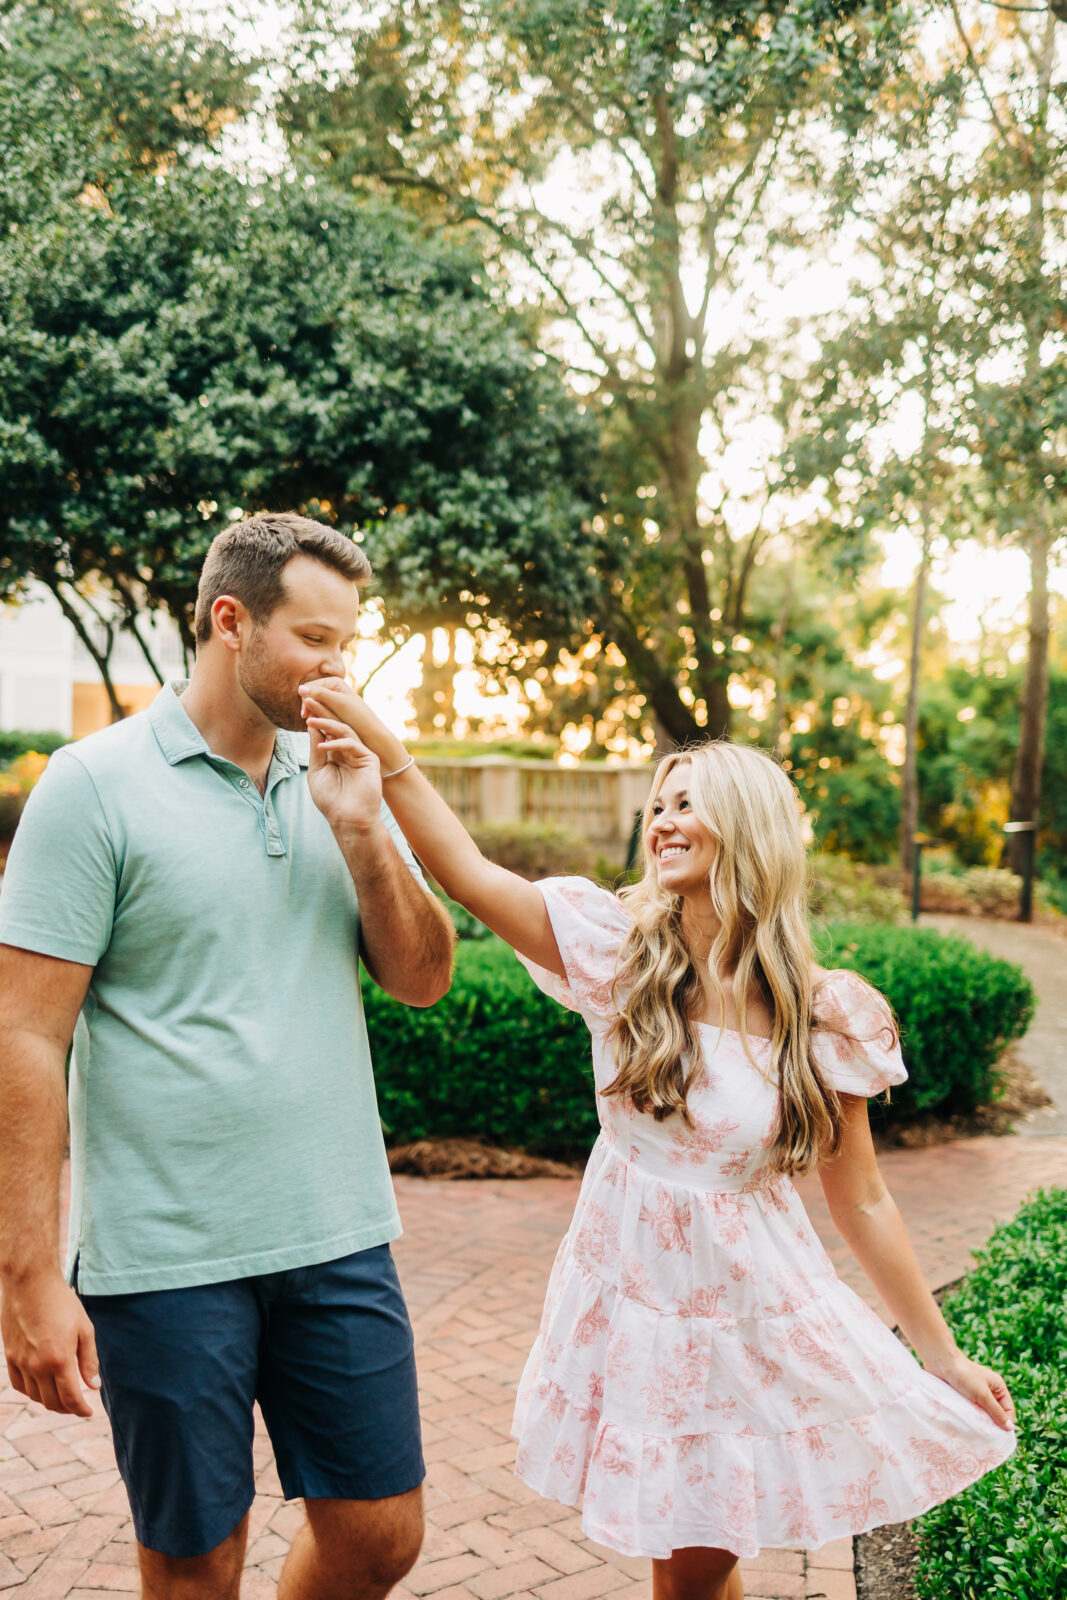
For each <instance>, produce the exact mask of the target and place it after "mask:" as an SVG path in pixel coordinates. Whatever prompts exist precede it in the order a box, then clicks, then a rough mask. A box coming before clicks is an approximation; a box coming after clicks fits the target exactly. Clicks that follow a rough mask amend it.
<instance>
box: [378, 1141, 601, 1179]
mask: <svg viewBox="0 0 1067 1600" xmlns="http://www.w3.org/2000/svg"><path fill="white" fill-rule="evenodd" d="M389 1170H390V1171H391V1172H403V1173H406V1174H408V1175H409V1176H410V1177H414V1178H573V1177H576V1176H577V1175H578V1174H580V1173H581V1171H582V1168H581V1167H572V1166H569V1165H567V1164H566V1163H565V1162H563V1161H545V1160H543V1159H542V1157H540V1156H530V1155H527V1154H526V1151H525V1150H502V1149H499V1148H498V1147H497V1146H496V1145H491V1144H481V1143H480V1142H479V1141H478V1140H477V1139H419V1140H418V1141H417V1142H416V1143H415V1144H398V1145H396V1146H394V1148H393V1149H392V1150H390V1151H389Z"/></svg>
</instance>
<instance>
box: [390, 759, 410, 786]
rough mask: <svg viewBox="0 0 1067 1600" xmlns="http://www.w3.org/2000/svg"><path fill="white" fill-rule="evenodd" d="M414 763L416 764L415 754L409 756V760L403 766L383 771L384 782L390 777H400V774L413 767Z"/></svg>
mask: <svg viewBox="0 0 1067 1600" xmlns="http://www.w3.org/2000/svg"><path fill="white" fill-rule="evenodd" d="M414 765H415V757H414V756H408V758H407V760H406V761H405V762H404V765H403V766H402V767H397V769H396V771H395V772H383V773H382V782H383V783H385V781H386V780H387V779H388V778H399V776H400V774H401V773H402V772H406V771H407V770H408V768H409V767H413V766H414Z"/></svg>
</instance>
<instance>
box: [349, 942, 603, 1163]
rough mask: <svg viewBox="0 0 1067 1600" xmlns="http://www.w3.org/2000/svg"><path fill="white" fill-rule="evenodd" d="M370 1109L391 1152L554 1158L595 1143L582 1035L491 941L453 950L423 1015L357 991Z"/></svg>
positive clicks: (577, 1021)
mask: <svg viewBox="0 0 1067 1600" xmlns="http://www.w3.org/2000/svg"><path fill="white" fill-rule="evenodd" d="M363 1003H364V1006H365V1007H366V1011H367V1026H368V1030H369V1032H370V1040H371V1052H372V1056H373V1060H374V1076H375V1080H376V1082H377V1086H378V1108H379V1112H380V1114H381V1118H382V1122H383V1124H384V1125H385V1130H386V1136H387V1138H388V1141H389V1143H390V1144H408V1143H409V1142H411V1141H413V1140H415V1139H426V1138H471V1137H475V1138H480V1139H484V1140H486V1141H487V1142H488V1143H490V1144H497V1145H509V1146H518V1147H519V1148H521V1149H523V1150H528V1151H530V1152H531V1153H533V1154H534V1155H548V1156H554V1157H555V1158H556V1159H558V1160H569V1159H582V1158H584V1157H585V1156H586V1155H587V1154H588V1152H589V1148H590V1146H591V1145H592V1143H593V1141H594V1139H595V1138H596V1135H597V1116H596V1105H595V1102H594V1098H593V1072H592V1065H591V1060H590V1052H589V1035H588V1033H587V1031H586V1028H585V1024H584V1023H583V1022H582V1020H581V1018H580V1017H577V1016H576V1015H575V1014H574V1013H573V1012H571V1011H565V1010H564V1009H563V1007H562V1006H560V1005H557V1004H556V1002H555V1001H554V1000H550V999H549V998H548V996H547V995H543V994H542V993H541V992H540V990H539V989H537V988H535V986H534V984H533V983H532V981H531V980H530V978H529V977H528V976H527V974H526V972H525V970H524V969H523V968H522V967H521V966H520V965H519V963H518V961H517V960H516V959H515V957H514V955H513V954H512V953H511V951H510V950H509V949H508V948H507V946H506V945H504V944H502V943H501V941H500V940H499V939H496V938H492V937H490V938H489V939H487V940H480V941H477V942H468V941H466V940H464V941H463V942H461V943H460V945H459V946H458V948H457V952H456V970H455V975H454V977H453V979H452V987H451V989H450V990H449V992H448V994H446V995H445V996H444V998H443V999H442V1000H439V1001H438V1002H437V1004H436V1005H435V1006H432V1007H430V1008H429V1009H427V1010H418V1011H417V1010H412V1009H409V1008H408V1007H407V1006H402V1005H400V1004H398V1003H397V1002H396V1001H395V1000H390V999H389V997H388V996H387V995H385V994H383V993H382V991H381V990H380V989H378V988H376V987H375V986H374V985H373V984H372V983H370V981H369V980H365V982H364V987H363Z"/></svg>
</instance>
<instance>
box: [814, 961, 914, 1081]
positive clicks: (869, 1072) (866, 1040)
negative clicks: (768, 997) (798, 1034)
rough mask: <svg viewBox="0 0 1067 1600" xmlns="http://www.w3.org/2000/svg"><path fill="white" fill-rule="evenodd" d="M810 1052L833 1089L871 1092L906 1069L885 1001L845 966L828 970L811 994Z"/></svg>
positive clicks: (904, 1074)
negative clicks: (812, 1029) (812, 1048)
mask: <svg viewBox="0 0 1067 1600" xmlns="http://www.w3.org/2000/svg"><path fill="white" fill-rule="evenodd" d="M815 1020H816V1023H820V1022H822V1023H826V1024H828V1026H826V1027H822V1028H820V1027H816V1031H815V1034H814V1041H815V1056H816V1060H817V1061H818V1063H819V1066H820V1068H821V1069H822V1072H823V1075H824V1076H825V1078H826V1079H827V1080H828V1081H829V1082H830V1083H832V1084H833V1086H834V1088H835V1089H836V1090H837V1091H838V1093H839V1094H855V1095H867V1096H870V1095H875V1094H881V1093H882V1091H883V1090H884V1089H888V1088H890V1087H891V1086H892V1085H894V1084H898V1083H903V1082H904V1080H905V1079H906V1078H907V1076H908V1074H907V1072H906V1071H905V1069H904V1062H903V1059H902V1057H901V1054H900V1043H899V1040H898V1039H897V1031H896V1028H895V1026H894V1024H893V1017H892V1013H891V1012H890V1009H889V1004H888V1002H887V1001H886V1000H885V999H884V997H883V996H882V995H880V994H879V993H878V991H877V989H872V988H871V986H870V985H869V984H867V983H865V982H864V981H863V979H862V978H860V977H858V976H857V974H856V973H854V972H849V971H847V970H844V969H842V970H840V971H837V972H831V973H830V974H829V976H828V977H827V978H825V979H824V980H823V982H822V983H821V984H820V986H819V989H818V991H817V993H816V996H815Z"/></svg>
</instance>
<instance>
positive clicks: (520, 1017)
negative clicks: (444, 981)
mask: <svg viewBox="0 0 1067 1600" xmlns="http://www.w3.org/2000/svg"><path fill="white" fill-rule="evenodd" d="M826 938H827V939H829V940H830V941H831V943H832V955H831V957H830V959H832V961H833V963H834V964H835V965H837V966H851V967H855V968H856V969H857V970H858V971H861V972H863V973H864V974H866V975H867V976H868V977H870V978H871V980H872V982H874V983H875V984H877V985H878V987H879V988H881V989H884V990H885V992H886V994H887V995H888V996H889V998H890V1000H891V1001H892V1003H893V1005H894V1008H895V1009H896V1011H897V1014H898V1016H899V1018H900V1021H901V1025H902V1031H903V1035H904V1039H905V1059H906V1060H907V1062H908V1066H909V1070H910V1072H911V1076H910V1078H909V1080H908V1082H907V1083H906V1084H904V1085H903V1086H902V1087H901V1088H899V1089H896V1090H894V1091H893V1097H892V1101H893V1103H892V1108H891V1114H892V1115H894V1116H899V1115H907V1114H908V1113H909V1112H914V1111H915V1110H917V1109H921V1108H924V1107H929V1106H936V1107H938V1108H944V1109H946V1110H966V1109H969V1108H970V1107H971V1106H973V1105H975V1104H978V1103H980V1102H981V1101H982V1100H983V1099H988V1098H989V1096H990V1094H991V1093H992V1092H993V1090H994V1088H995V1083H996V1074H995V1062H996V1059H997V1055H998V1054H999V1051H1000V1049H1001V1048H1002V1046H1003V1042H1004V1041H1005V1040H1006V1039H1009V1038H1015V1037H1017V1036H1018V1034H1020V1033H1022V1032H1023V1031H1024V1029H1025V1027H1026V1024H1027V1022H1028V1021H1029V1018H1030V1014H1031V1011H1032V1009H1033V992H1032V990H1031V988H1030V985H1029V983H1028V982H1027V980H1026V979H1025V978H1024V977H1023V975H1022V974H1021V973H1020V972H1019V971H1018V969H1017V968H1016V967H1013V966H1012V965H1011V964H1010V963H1009V962H1006V961H998V960H996V959H995V958H994V957H992V956H989V955H986V954H984V953H983V952H980V951H977V950H975V949H974V947H973V946H972V945H970V944H968V943H966V942H965V941H964V940H961V939H954V938H953V939H943V938H942V937H941V935H940V934H937V933H933V932H929V931H927V930H922V931H915V930H912V929H909V928H880V927H867V926H864V927H837V928H832V929H830V930H827V934H826ZM364 1003H365V1005H366V1008H367V1021H368V1027H369V1029H370V1035H371V1046H372V1050H373V1055H374V1064H375V1077H376V1079H377V1083H378V1097H379V1106H380V1109H381V1116H382V1121H383V1122H384V1124H385V1127H386V1131H387V1135H388V1137H389V1141H390V1143H393V1144H406V1143H408V1142H409V1141H411V1140H414V1139H424V1138H449V1137H450V1138H458V1137H465V1138H471V1137H478V1138H482V1139H485V1140H486V1141H488V1142H489V1143H492V1144H499V1145H508V1146H513V1147H518V1148H521V1149H524V1150H529V1151H530V1152H532V1153H534V1154H537V1155H548V1156H553V1157H555V1158H556V1159H558V1160H568V1159H573V1158H581V1157H582V1156H584V1155H585V1154H586V1153H587V1152H588V1150H589V1147H590V1145H591V1144H592V1142H593V1140H594V1139H595V1138H596V1133H597V1119H596V1109H595V1106H594V1102H593V1093H592V1070H591V1066H590V1052H589V1035H588V1033H587V1031H586V1027H585V1024H584V1023H583V1022H582V1020H581V1018H580V1017H578V1016H576V1015H575V1014H574V1013H573V1012H569V1011H565V1010H564V1009H563V1007H562V1006H560V1005H557V1003H556V1002H555V1001H554V1000H550V999H549V998H548V997H547V995H543V994H542V993H541V992H540V990H538V989H537V988H536V987H535V986H534V984H533V982H532V980H531V979H530V978H529V977H528V976H527V974H526V972H525V970H524V969H523V968H522V967H521V966H520V965H519V963H518V961H517V960H516V958H515V957H514V956H513V955H512V953H511V951H510V950H508V949H507V947H506V946H505V945H503V944H501V942H500V941H499V940H498V939H494V938H488V939H484V940H462V941H461V942H460V944H459V946H458V950H457V956H456V971H455V976H454V978H453V981H452V987H451V989H450V990H449V992H448V994H447V995H446V996H445V997H444V999H443V1000H440V1001H439V1002H438V1004H437V1005H435V1006H432V1007H430V1008H429V1009H427V1010H424V1011H420V1010H412V1009H409V1008H408V1007H406V1006H402V1005H399V1004H398V1003H397V1002H396V1001H394V1000H390V999H389V998H388V996H386V995H384V994H383V993H382V992H381V990H380V989H378V988H376V987H375V986H374V985H373V984H372V983H371V982H370V981H369V980H367V981H366V982H365V983H364Z"/></svg>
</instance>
